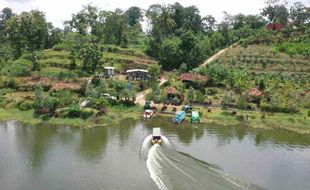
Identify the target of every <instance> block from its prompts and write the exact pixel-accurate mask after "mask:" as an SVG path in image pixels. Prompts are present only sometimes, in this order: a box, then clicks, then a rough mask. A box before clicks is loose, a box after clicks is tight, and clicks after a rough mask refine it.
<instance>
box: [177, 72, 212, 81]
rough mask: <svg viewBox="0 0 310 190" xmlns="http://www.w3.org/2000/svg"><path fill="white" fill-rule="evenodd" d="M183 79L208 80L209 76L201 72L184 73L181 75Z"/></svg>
mask: <svg viewBox="0 0 310 190" xmlns="http://www.w3.org/2000/svg"><path fill="white" fill-rule="evenodd" d="M179 79H180V80H181V81H191V82H196V81H203V82H205V81H207V77H205V76H203V75H199V74H194V73H184V74H183V75H181V76H180V77H179Z"/></svg>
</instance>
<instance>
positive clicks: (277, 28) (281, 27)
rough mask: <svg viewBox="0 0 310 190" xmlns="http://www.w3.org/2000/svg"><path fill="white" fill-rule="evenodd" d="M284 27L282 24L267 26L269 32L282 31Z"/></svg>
mask: <svg viewBox="0 0 310 190" xmlns="http://www.w3.org/2000/svg"><path fill="white" fill-rule="evenodd" d="M283 28H284V25H283V24H281V23H269V24H268V25H267V29H268V30H272V31H281V30H283Z"/></svg>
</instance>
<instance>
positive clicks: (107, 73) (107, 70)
mask: <svg viewBox="0 0 310 190" xmlns="http://www.w3.org/2000/svg"><path fill="white" fill-rule="evenodd" d="M112 76H114V67H104V77H106V78H110V77H112Z"/></svg>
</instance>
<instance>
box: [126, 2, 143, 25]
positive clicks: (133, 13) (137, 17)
mask: <svg viewBox="0 0 310 190" xmlns="http://www.w3.org/2000/svg"><path fill="white" fill-rule="evenodd" d="M125 14H126V20H127V24H128V25H129V26H134V25H136V24H138V23H139V22H140V21H141V20H142V18H143V14H142V10H141V9H140V8H139V7H136V6H133V7H130V8H129V9H128V10H127V11H126V12H125Z"/></svg>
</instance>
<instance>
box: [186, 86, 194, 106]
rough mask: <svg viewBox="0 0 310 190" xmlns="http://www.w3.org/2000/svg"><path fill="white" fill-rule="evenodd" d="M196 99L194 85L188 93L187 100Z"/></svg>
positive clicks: (190, 101)
mask: <svg viewBox="0 0 310 190" xmlns="http://www.w3.org/2000/svg"><path fill="white" fill-rule="evenodd" d="M194 99H195V89H194V88H193V87H189V89H188V94H187V101H188V102H189V103H192V102H193V101H194Z"/></svg>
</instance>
